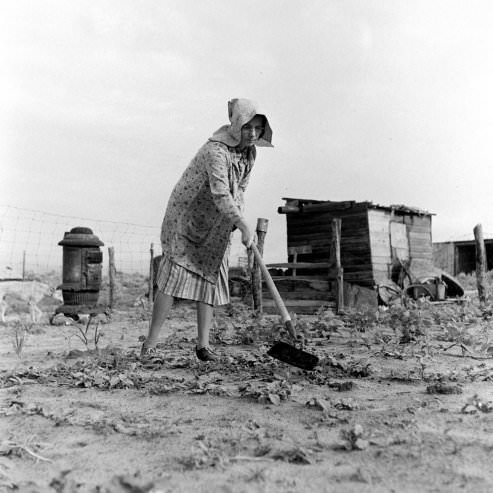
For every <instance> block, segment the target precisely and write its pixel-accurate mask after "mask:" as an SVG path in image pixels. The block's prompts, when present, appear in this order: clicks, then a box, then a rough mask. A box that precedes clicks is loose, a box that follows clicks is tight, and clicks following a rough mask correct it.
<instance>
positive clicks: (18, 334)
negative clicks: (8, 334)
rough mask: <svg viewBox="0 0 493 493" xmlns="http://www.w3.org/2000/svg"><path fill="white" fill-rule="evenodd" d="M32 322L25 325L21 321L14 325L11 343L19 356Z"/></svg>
mask: <svg viewBox="0 0 493 493" xmlns="http://www.w3.org/2000/svg"><path fill="white" fill-rule="evenodd" d="M31 327H32V324H31V325H30V326H26V325H24V324H22V323H17V324H16V325H15V327H14V336H13V340H12V345H13V347H14V351H15V354H17V357H18V358H20V357H21V354H22V351H23V350H24V346H25V345H26V341H27V336H28V334H29V331H30V330H31Z"/></svg>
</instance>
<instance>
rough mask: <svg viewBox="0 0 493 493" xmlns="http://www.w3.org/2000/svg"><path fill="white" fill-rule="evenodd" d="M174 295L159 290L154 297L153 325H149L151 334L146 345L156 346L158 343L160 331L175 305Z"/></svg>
mask: <svg viewBox="0 0 493 493" xmlns="http://www.w3.org/2000/svg"><path fill="white" fill-rule="evenodd" d="M173 300H174V298H173V296H170V295H169V294H164V293H161V291H158V292H157V294H156V298H155V299H154V307H153V309H152V319H151V325H150V326H149V334H148V335H147V338H146V340H145V342H144V347H154V346H155V345H156V344H157V340H158V337H159V332H160V331H161V328H162V326H163V325H164V322H165V320H166V318H167V317H168V315H169V312H170V310H171V307H172V306H173Z"/></svg>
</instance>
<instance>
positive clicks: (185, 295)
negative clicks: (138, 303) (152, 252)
mask: <svg viewBox="0 0 493 493" xmlns="http://www.w3.org/2000/svg"><path fill="white" fill-rule="evenodd" d="M228 258H229V248H228V249H227V250H226V254H225V255H224V257H223V261H222V263H221V267H220V269H219V275H218V277H217V281H216V283H215V284H214V283H212V282H210V281H207V280H206V279H204V278H203V277H201V276H199V275H198V274H196V273H195V272H192V271H190V270H188V269H185V267H182V266H181V265H178V264H175V263H174V262H173V261H172V260H170V259H169V257H167V256H166V255H163V258H162V260H161V263H160V265H159V269H158V273H157V278H156V283H157V287H158V290H159V291H161V292H162V293H164V294H168V295H170V296H173V297H175V298H182V299H186V300H194V301H201V302H203V303H207V304H208V305H213V306H219V305H227V304H228V303H229V287H228Z"/></svg>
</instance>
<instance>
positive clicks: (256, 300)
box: [251, 217, 269, 313]
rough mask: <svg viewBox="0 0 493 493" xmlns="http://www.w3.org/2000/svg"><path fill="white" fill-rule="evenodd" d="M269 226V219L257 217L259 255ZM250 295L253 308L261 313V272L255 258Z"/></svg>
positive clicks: (261, 253) (262, 251) (262, 249)
mask: <svg viewBox="0 0 493 493" xmlns="http://www.w3.org/2000/svg"><path fill="white" fill-rule="evenodd" d="M268 226H269V220H268V219H264V218H262V217H259V218H258V219H257V230H256V232H257V248H258V251H259V252H260V255H263V253H264V241H265V235H266V234H267V229H268ZM251 277H252V297H253V309H254V310H255V311H256V312H257V313H262V311H263V307H262V274H261V272H260V265H259V264H258V262H257V261H256V260H254V262H253V268H252V275H251Z"/></svg>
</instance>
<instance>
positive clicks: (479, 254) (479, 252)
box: [474, 224, 487, 303]
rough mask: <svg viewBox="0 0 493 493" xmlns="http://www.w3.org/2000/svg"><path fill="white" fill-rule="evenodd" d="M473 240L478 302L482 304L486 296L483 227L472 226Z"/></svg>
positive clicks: (479, 225)
mask: <svg viewBox="0 0 493 493" xmlns="http://www.w3.org/2000/svg"><path fill="white" fill-rule="evenodd" d="M474 239H475V240H476V283H477V286H478V296H479V301H480V302H481V303H484V302H485V301H486V296H487V287H486V249H485V246H484V239H483V226H482V225H481V224H477V225H476V226H474Z"/></svg>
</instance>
